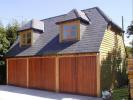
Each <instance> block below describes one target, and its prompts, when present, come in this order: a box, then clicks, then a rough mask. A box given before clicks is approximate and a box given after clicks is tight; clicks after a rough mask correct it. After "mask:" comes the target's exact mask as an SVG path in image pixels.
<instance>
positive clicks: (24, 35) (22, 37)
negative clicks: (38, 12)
mask: <svg viewBox="0 0 133 100" xmlns="http://www.w3.org/2000/svg"><path fill="white" fill-rule="evenodd" d="M21 42H22V44H26V34H21Z"/></svg>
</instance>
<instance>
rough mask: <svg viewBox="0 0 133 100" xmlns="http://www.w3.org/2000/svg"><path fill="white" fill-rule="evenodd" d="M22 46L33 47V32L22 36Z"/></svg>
mask: <svg viewBox="0 0 133 100" xmlns="http://www.w3.org/2000/svg"><path fill="white" fill-rule="evenodd" d="M20 38H21V41H20V42H21V46H26V45H31V32H27V33H26V32H25V33H21V34H20Z"/></svg>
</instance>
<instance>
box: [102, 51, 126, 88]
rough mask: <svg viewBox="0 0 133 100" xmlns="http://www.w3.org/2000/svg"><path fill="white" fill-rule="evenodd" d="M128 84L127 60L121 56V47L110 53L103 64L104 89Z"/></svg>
mask: <svg viewBox="0 0 133 100" xmlns="http://www.w3.org/2000/svg"><path fill="white" fill-rule="evenodd" d="M124 85H127V74H126V60H125V59H123V58H122V57H121V51H120V49H114V50H112V52H110V53H108V55H107V57H106V59H104V60H103V61H102V66H101V87H102V90H109V89H111V88H115V87H121V86H124Z"/></svg>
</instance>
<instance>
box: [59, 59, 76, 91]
mask: <svg viewBox="0 0 133 100" xmlns="http://www.w3.org/2000/svg"><path fill="white" fill-rule="evenodd" d="M75 64H76V63H75V57H64V58H63V57H62V58H60V59H59V73H60V75H59V80H60V82H59V84H60V92H70V93H75V92H76V78H75V75H76V73H75Z"/></svg>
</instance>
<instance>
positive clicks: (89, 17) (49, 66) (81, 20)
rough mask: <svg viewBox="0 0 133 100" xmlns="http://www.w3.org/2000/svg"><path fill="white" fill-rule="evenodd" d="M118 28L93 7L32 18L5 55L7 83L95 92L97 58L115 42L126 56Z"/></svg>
mask: <svg viewBox="0 0 133 100" xmlns="http://www.w3.org/2000/svg"><path fill="white" fill-rule="evenodd" d="M123 32H124V31H123V30H122V29H121V28H120V27H119V26H118V25H117V24H115V23H114V22H113V21H112V20H111V19H110V18H108V17H107V16H106V15H105V14H104V13H103V11H101V10H100V9H99V8H98V7H94V8H90V9H85V10H81V11H80V10H77V9H73V10H71V11H70V12H68V13H66V14H64V15H60V16H56V17H51V18H47V19H43V20H40V21H38V20H35V19H33V20H31V21H29V22H28V23H27V24H25V25H22V27H20V29H19V30H18V34H19V36H18V38H17V40H16V41H15V43H14V44H13V45H12V46H11V48H10V49H9V51H8V53H7V54H6V58H7V59H6V61H7V84H8V85H15V86H22V87H27V88H37V89H45V90H50V91H56V92H65V93H74V94H81V95H90V96H99V95H100V94H101V85H100V84H101V82H100V80H101V79H100V76H101V74H102V73H101V62H102V60H103V59H105V58H106V57H107V55H108V53H109V52H112V50H113V49H114V48H115V44H116V42H117V45H118V46H119V48H120V49H121V56H122V58H123V59H124V57H125V56H126V54H125V47H124V42H123Z"/></svg>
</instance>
